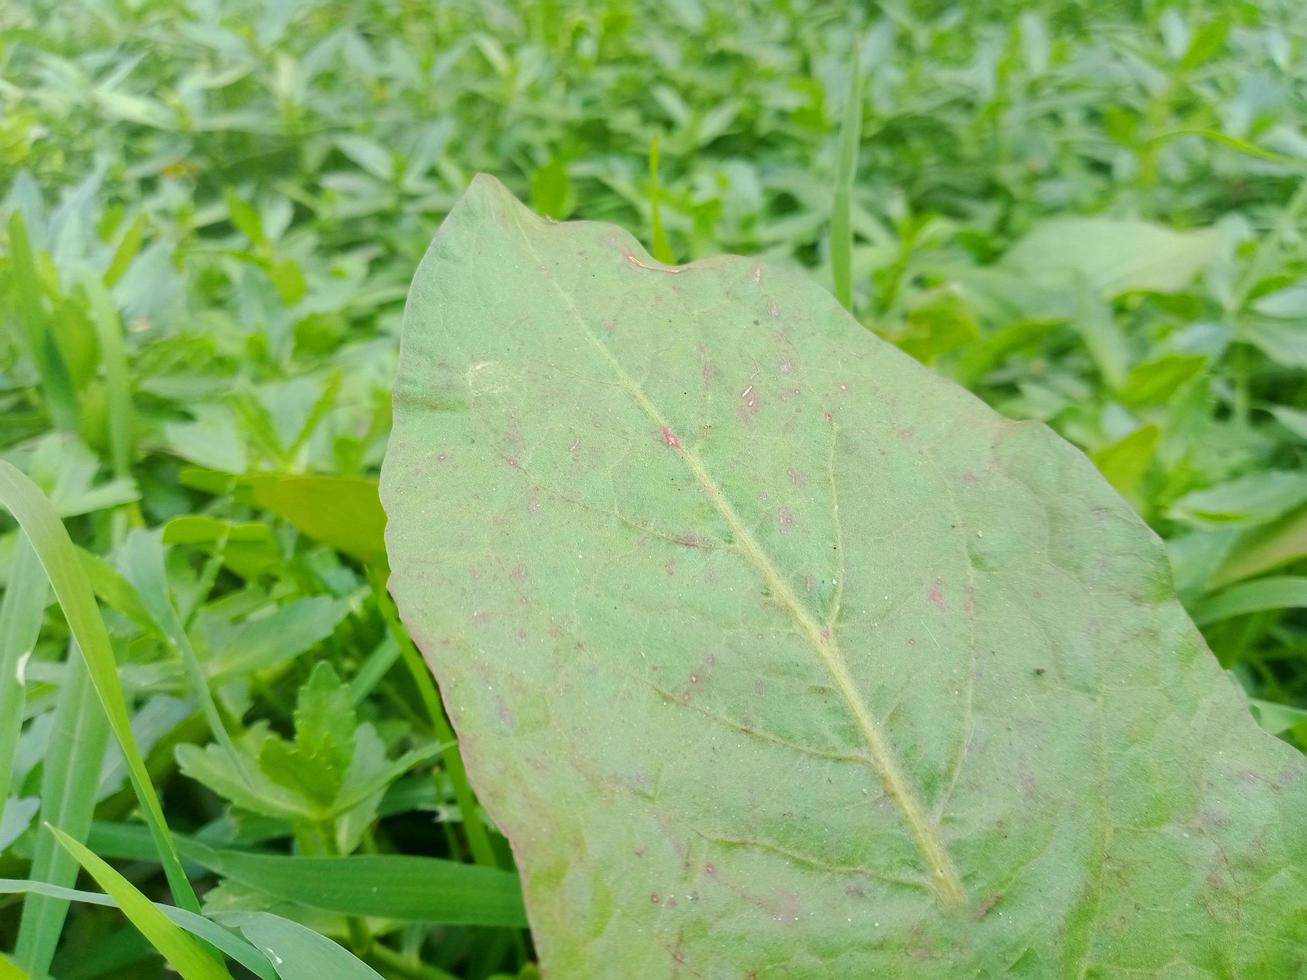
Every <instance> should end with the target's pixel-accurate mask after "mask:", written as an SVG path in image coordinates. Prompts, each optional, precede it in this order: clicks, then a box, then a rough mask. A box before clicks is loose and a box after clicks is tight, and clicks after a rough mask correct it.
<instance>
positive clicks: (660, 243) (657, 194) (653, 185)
mask: <svg viewBox="0 0 1307 980" xmlns="http://www.w3.org/2000/svg"><path fill="white" fill-rule="evenodd" d="M649 223H650V225H651V228H650V240H649V252H650V254H652V255H653V257H654V258H655V259H657V260H658V261H659V262H663V263H666V264H667V265H671V264H672V263H674V262H675V261H676V256H675V255H674V254H673V253H672V243H671V242H669V241H668V240H667V232H666V231H665V230H664V229H663V211H662V188H661V187H660V186H659V184H658V134H657V133H654V134H653V137H652V138H651V139H650V140H649Z"/></svg>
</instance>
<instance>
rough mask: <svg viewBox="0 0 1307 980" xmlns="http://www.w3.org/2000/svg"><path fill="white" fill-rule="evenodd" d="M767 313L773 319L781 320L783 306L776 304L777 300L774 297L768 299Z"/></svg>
mask: <svg viewBox="0 0 1307 980" xmlns="http://www.w3.org/2000/svg"><path fill="white" fill-rule="evenodd" d="M767 314H768V315H769V316H770V317H771V318H772V319H773V320H779V319H780V318H781V308H780V307H779V306H777V305H776V301H775V300H774V299H769V300H768V301H767Z"/></svg>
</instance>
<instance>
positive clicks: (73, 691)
mask: <svg viewBox="0 0 1307 980" xmlns="http://www.w3.org/2000/svg"><path fill="white" fill-rule="evenodd" d="M74 645H75V644H74ZM108 744H109V725H108V721H107V720H106V718H105V716H104V712H103V711H100V710H98V708H97V706H96V703H95V689H94V688H93V687H92V685H91V678H90V674H89V673H88V672H87V669H86V665H85V663H84V662H83V660H82V658H81V657H80V656H79V655H78V654H77V653H76V652H74V651H72V650H70V651H69V653H68V673H67V675H66V678H65V680H64V683H63V686H62V687H60V689H59V696H58V700H57V701H56V702H55V708H54V718H53V724H52V725H51V730H50V740H49V743H48V744H47V746H46V754H45V761H44V764H43V767H42V771H41V819H42V820H43V821H45V822H53V821H55V820H58V821H59V822H60V825H61V826H63V828H64V830H65V831H66V832H67V833H69V834H72V835H73V836H75V837H80V838H83V839H84V838H85V837H86V835H87V833H88V832H89V830H90V827H91V818H92V816H93V813H94V810H95V790H96V786H97V784H98V783H99V781H100V769H101V767H102V765H103V763H104V750H105V747H106V746H107V745H108ZM28 877H29V878H31V879H32V880H34V881H42V882H47V883H49V884H51V885H61V886H70V885H72V884H73V883H74V882H75V881H76V880H77V862H76V861H74V860H73V859H72V857H71V856H70V855H69V854H68V853H67V852H66V851H64V850H63V849H61V848H60V847H59V846H58V845H57V844H56V843H55V840H54V838H53V837H51V836H50V835H49V834H39V835H37V838H36V844H35V847H34V848H33V853H32V863H31V866H30V868H29V870H28ZM67 915H68V902H67V901H65V900H63V899H59V898H51V897H48V896H45V895H39V894H33V895H28V896H27V897H26V898H25V899H24V900H23V912H22V916H21V917H20V919H19V923H18V939H17V942H16V944H15V947H14V956H15V958H16V959H17V961H18V965H19V966H21V967H22V968H23V969H25V970H27V972H29V973H31V974H32V975H33V976H35V977H43V976H45V975H46V974H47V973H48V972H49V970H50V964H51V962H52V961H53V960H54V952H55V948H56V947H57V946H58V945H59V935H60V933H61V932H63V926H64V919H65V918H66V917H67Z"/></svg>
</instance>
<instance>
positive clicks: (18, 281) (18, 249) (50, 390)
mask: <svg viewBox="0 0 1307 980" xmlns="http://www.w3.org/2000/svg"><path fill="white" fill-rule="evenodd" d="M9 268H10V271H11V273H12V275H13V280H14V296H15V298H16V300H17V305H18V318H19V319H20V320H21V321H22V324H23V332H24V334H25V335H26V338H27V344H28V348H29V350H28V353H29V354H30V355H31V357H32V360H33V362H34V363H35V364H36V371H37V375H38V377H40V379H41V389H42V391H43V393H44V394H45V402H46V407H47V408H48V409H49V412H50V418H51V419H52V420H53V421H54V424H55V428H57V429H62V430H63V431H65V432H76V431H77V419H78V412H77V393H76V391H74V390H73V380H72V377H71V375H69V373H68V366H67V365H66V364H64V359H63V355H62V354H61V353H60V352H59V348H58V346H57V345H56V344H55V339H54V333H53V332H52V331H51V329H50V318H49V317H48V316H47V315H46V312H45V308H44V307H43V306H42V305H41V290H40V280H39V279H38V278H37V274H36V262H35V260H34V259H33V257H32V246H31V243H30V241H29V239H28V237H27V223H26V222H25V221H24V220H23V212H22V211H21V210H19V209H17V208H15V209H14V212H13V214H11V215H10V216H9Z"/></svg>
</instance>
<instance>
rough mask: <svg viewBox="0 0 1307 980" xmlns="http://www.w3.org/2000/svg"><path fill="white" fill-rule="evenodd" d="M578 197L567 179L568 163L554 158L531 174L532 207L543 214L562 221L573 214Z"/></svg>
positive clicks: (560, 158)
mask: <svg viewBox="0 0 1307 980" xmlns="http://www.w3.org/2000/svg"><path fill="white" fill-rule="evenodd" d="M575 201H576V195H575V194H573V193H572V182H571V181H570V180H569V179H568V177H567V163H566V161H564V160H563V158H562V157H554V158H553V159H552V160H550V161H549V162H548V163H546V164H545V165H544V166H543V167H537V168H536V169H535V171H534V172H533V173H532V174H531V206H532V207H533V208H535V209H536V211H538V212H540V213H541V214H547V215H549V216H550V217H551V218H553V219H555V220H557V221H562V220H563V219H564V218H566V217H567V216H568V215H569V214H571V213H572V208H573V207H574V206H575Z"/></svg>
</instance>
